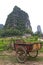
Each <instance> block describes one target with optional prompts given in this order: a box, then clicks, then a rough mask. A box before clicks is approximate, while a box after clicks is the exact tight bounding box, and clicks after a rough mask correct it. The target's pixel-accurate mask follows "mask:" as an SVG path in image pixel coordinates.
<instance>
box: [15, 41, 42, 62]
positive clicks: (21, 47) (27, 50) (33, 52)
mask: <svg viewBox="0 0 43 65" xmlns="http://www.w3.org/2000/svg"><path fill="white" fill-rule="evenodd" d="M14 46H15V50H16V57H17V60H18V61H19V62H25V61H26V56H27V54H28V55H29V56H30V57H32V58H35V57H37V55H38V50H39V49H41V47H42V46H41V43H30V42H28V43H25V42H24V41H22V40H16V42H15V45H14Z"/></svg>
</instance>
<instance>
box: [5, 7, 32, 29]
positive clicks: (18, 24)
mask: <svg viewBox="0 0 43 65" xmlns="http://www.w3.org/2000/svg"><path fill="white" fill-rule="evenodd" d="M11 27H12V28H14V29H15V28H16V29H19V30H21V29H22V30H23V29H26V28H27V29H31V30H32V28H31V24H30V20H29V16H28V14H27V13H26V12H24V11H23V10H21V9H20V8H19V7H17V6H15V7H14V8H13V11H12V12H11V13H10V14H9V15H8V17H7V20H6V23H5V28H11Z"/></svg>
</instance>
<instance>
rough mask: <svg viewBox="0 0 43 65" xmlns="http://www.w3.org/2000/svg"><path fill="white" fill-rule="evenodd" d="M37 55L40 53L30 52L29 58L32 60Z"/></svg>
mask: <svg viewBox="0 0 43 65" xmlns="http://www.w3.org/2000/svg"><path fill="white" fill-rule="evenodd" d="M37 55H38V51H37V50H35V51H31V52H29V56H30V57H32V58H35V57H37Z"/></svg>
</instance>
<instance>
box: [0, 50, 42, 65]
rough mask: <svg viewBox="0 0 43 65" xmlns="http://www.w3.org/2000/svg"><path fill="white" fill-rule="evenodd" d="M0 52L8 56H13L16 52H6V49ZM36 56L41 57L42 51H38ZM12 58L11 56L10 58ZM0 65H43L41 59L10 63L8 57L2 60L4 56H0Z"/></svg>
mask: <svg viewBox="0 0 43 65" xmlns="http://www.w3.org/2000/svg"><path fill="white" fill-rule="evenodd" d="M0 54H3V55H10V56H12V55H13V56H15V55H16V53H15V51H12V52H8V51H3V52H1V53H0ZM38 57H43V53H39V55H38ZM11 59H12V58H11ZM0 65H43V61H29V60H28V61H26V62H25V63H22V64H21V63H16V62H15V63H12V62H11V61H10V60H9V59H8V60H6V59H5V60H4V58H2V59H1V58H0Z"/></svg>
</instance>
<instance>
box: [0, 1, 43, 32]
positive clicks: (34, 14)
mask: <svg viewBox="0 0 43 65" xmlns="http://www.w3.org/2000/svg"><path fill="white" fill-rule="evenodd" d="M15 5H17V6H18V7H20V8H21V9H22V10H24V11H26V12H27V13H28V15H29V19H30V22H31V26H32V30H33V31H34V32H35V31H36V30H37V25H40V26H41V28H42V31H43V0H0V24H5V22H6V19H7V16H8V14H9V13H10V12H11V11H12V10H13V8H14V6H15Z"/></svg>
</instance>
